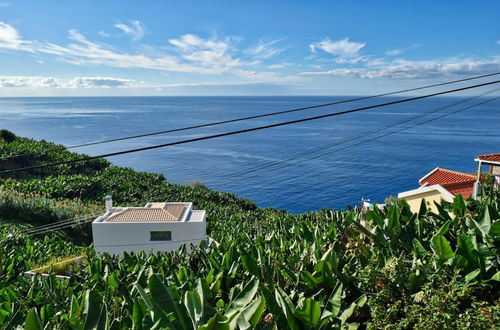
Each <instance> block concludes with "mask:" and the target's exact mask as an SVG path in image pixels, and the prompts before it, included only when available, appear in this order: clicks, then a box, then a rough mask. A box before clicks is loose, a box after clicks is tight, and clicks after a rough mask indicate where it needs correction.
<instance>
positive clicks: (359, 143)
mask: <svg viewBox="0 0 500 330" xmlns="http://www.w3.org/2000/svg"><path fill="white" fill-rule="evenodd" d="M499 98H500V96H497V97H494V98H491V99H488V100H485V101H482V102H479V103H476V104H473V105H470V106H467V107H465V108H461V109H458V110H455V111H451V112H448V113H445V114H443V115H441V116H438V117H435V118H431V119H428V120H425V121H422V122H419V123H417V124H414V125H410V126H406V127H403V128H401V129H398V130H395V131H391V132H388V133H385V134H382V135H379V136H375V137H373V138H370V139H367V140H363V141H360V142H357V143H354V144H351V145H348V146H346V147H343V148H340V149H335V150H332V151H329V152H326V153H322V154H320V155H317V156H315V157H311V158H308V159H304V160H301V161H298V162H295V163H291V164H286V165H285V166H282V167H279V168H275V169H273V170H272V171H276V170H280V169H284V168H287V167H290V166H293V165H298V164H302V163H304V162H307V161H311V160H314V159H317V158H320V157H324V156H327V155H331V154H333V153H336V152H340V151H344V150H347V149H351V148H353V147H356V146H358V145H361V144H364V143H367V142H371V141H374V140H377V139H380V138H383V137H386V136H389V135H392V134H396V133H400V132H402V131H405V130H407V129H410V128H414V127H416V126H420V125H423V124H427V123H429V122H432V121H435V120H438V119H441V118H444V117H447V116H451V115H453V114H456V113H459V112H462V111H465V110H468V109H471V108H474V107H477V106H480V105H483V104H486V103H489V102H492V101H495V100H497V99H499ZM270 172H271V171H270ZM256 176H259V175H258V174H257V175H255V176H250V178H251V177H256ZM288 181H290V179H288V180H285V181H284V182H288Z"/></svg>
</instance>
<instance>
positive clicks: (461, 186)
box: [442, 181, 474, 199]
mask: <svg viewBox="0 0 500 330" xmlns="http://www.w3.org/2000/svg"><path fill="white" fill-rule="evenodd" d="M442 186H443V188H444V189H446V190H448V191H449V192H450V193H452V194H453V195H455V196H456V195H458V194H460V195H462V197H463V198H464V199H467V198H469V197H470V196H471V195H472V193H473V192H474V181H469V182H457V183H448V184H443V185H442Z"/></svg>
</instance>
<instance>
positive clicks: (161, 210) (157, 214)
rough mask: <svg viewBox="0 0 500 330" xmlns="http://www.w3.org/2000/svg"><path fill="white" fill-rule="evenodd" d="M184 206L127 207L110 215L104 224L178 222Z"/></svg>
mask: <svg viewBox="0 0 500 330" xmlns="http://www.w3.org/2000/svg"><path fill="white" fill-rule="evenodd" d="M185 208H186V205H184V204H165V205H164V206H163V207H151V208H145V207H128V208H125V209H123V210H121V211H119V212H117V213H114V214H111V215H110V216H109V217H108V218H107V219H106V220H105V221H106V222H165V221H179V219H180V218H181V216H182V213H183V212H184V209H185Z"/></svg>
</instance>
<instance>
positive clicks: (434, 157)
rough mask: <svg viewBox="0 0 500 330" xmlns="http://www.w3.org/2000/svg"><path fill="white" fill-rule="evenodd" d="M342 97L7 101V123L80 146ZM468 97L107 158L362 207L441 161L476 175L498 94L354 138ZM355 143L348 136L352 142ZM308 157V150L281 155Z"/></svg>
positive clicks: (263, 195) (287, 202)
mask: <svg viewBox="0 0 500 330" xmlns="http://www.w3.org/2000/svg"><path fill="white" fill-rule="evenodd" d="M346 98H348V97H347V96H346V97H326V96H325V97H317V96H311V97H303V96H294V97H289V96H283V97H281V96H280V97H278V96H276V97H60V98H56V97H54V98H0V128H5V129H8V130H11V131H13V132H14V133H16V134H17V135H20V136H26V137H30V138H34V139H45V140H48V141H52V142H56V143H60V144H64V145H75V144H81V143H85V142H92V141H99V140H105V139H113V138H118V137H124V136H129V135H136V134H143V133H148V132H155V131H161V130H168V129H175V128H180V127H185V126H191V125H199V124H204V123H209V122H212V121H221V120H228V119H233V118H238V117H244V116H250V115H255V114H264V113H268V112H275V111H280V110H286V109H289V108H297V107H303V106H309V105H315V104H321V103H327V102H334V101H337V100H342V99H346ZM392 100H396V98H391V97H385V98H379V99H372V100H365V101H359V102H355V103H348V104H341V105H337V106H331V107H325V108H319V109H312V110H306V111H301V112H296V113H291V114H286V115H280V116H274V117H266V118H259V119H254V120H248V121H243V122H237V123H232V124H227V125H220V126H215V127H207V128H202V129H197V130H192V131H183V132H177V133H171V134H165V135H155V136H150V137H145V138H140V139H133V140H126V141H120V142H116V143H108V144H102V145H96V146H89V147H84V148H78V149H74V151H78V152H83V153H87V154H90V155H98V154H101V153H108V152H114V151H120V150H126V149H130V148H138V147H144V146H149V145H153V144H162V143H168V142H173V141H177V140H184V139H190V138H195V137H201V136H204V135H210V134H218V133H223V132H227V131H233V130H239V129H246V128H251V127H255V126H261V125H268V124H272V123H278V122H281V121H287V120H294V119H299V118H304V117H309V116H317V115H322V114H326V113H331V112H338V111H343V110H347V109H350V108H354V107H361V106H366V105H370V104H376V103H382V102H390V101H392ZM461 100H465V98H460V97H439V98H432V99H424V100H419V101H414V102H408V103H401V104H397V105H392V106H387V107H383V108H375V109H370V110H366V111H362V112H356V113H350V114H346V115H342V116H336V117H330V118H325V119H320V120H314V121H308V122H302V123H299V124H294V125H289V126H283V127H276V128H271V129H266V130H262V131H255V132H249V133H245V134H238V135H232V136H227V137H221V138H217V139H211V140H205V141H200V142H194V143H189V144H182V145H177V146H173V147H168V148H161V149H155V150H149V151H144V152H139V153H133V154H127V155H122V156H116V157H111V158H109V160H110V161H112V162H113V163H115V164H116V165H120V166H127V167H131V168H134V169H136V170H140V171H151V172H158V173H163V174H165V176H166V177H167V179H168V180H169V181H171V182H174V183H180V184H189V183H192V182H201V183H203V184H205V185H206V186H208V187H209V188H211V189H214V190H218V191H226V192H232V193H235V194H237V195H238V196H240V197H246V198H250V199H252V200H253V201H254V202H255V203H257V204H258V205H259V206H262V207H274V208H278V209H285V210H287V211H290V212H293V213H301V212H306V211H315V210H318V209H320V208H332V209H340V208H345V207H347V206H349V205H359V204H360V200H361V198H368V199H371V200H372V201H374V202H383V201H384V199H385V198H386V197H388V196H396V195H397V193H398V192H401V191H405V190H409V189H414V188H417V187H418V180H419V179H420V178H421V177H422V176H424V175H425V174H426V173H428V172H430V171H431V170H433V169H434V168H435V167H443V168H448V169H452V170H457V171H464V172H475V170H476V163H475V162H474V158H475V156H477V155H479V154H486V153H493V152H500V111H499V107H500V100H495V101H492V102H490V103H487V104H483V105H480V106H477V107H474V108H471V109H468V110H465V111H463V112H459V113H455V114H451V115H449V116H447V117H444V118H441V119H437V120H434V121H431V122H427V123H423V124H421V125H418V126H414V127H410V128H408V129H404V130H402V129H403V128H406V127H408V126H411V125H414V124H416V123H419V122H424V121H426V120H428V119H430V118H436V117H438V116H441V115H443V114H444V113H450V112H453V111H455V110H457V109H461V108H463V107H465V106H468V105H471V104H474V103H477V102H480V101H478V100H474V101H470V102H468V103H465V104H463V105H459V106H455V107H453V108H449V109H445V110H442V111H440V112H437V113H435V114H430V115H426V116H423V117H421V118H419V119H416V120H413V121H409V122H406V123H403V124H400V125H397V126H394V127H392V128H387V129H383V130H380V131H379V132H376V133H373V134H369V135H368V134H366V136H364V137H363V138H360V139H354V138H355V137H356V136H359V135H363V134H365V133H366V132H369V131H371V130H374V129H378V128H383V127H387V126H390V125H392V124H393V123H395V122H399V121H402V120H409V119H411V118H412V117H415V116H419V115H423V114H424V113H426V112H430V111H432V110H436V109H439V108H441V107H444V106H446V105H449V104H451V103H454V102H458V101H461ZM481 100H483V99H481ZM388 133H391V134H388ZM382 135H385V136H382ZM377 136H382V137H380V138H377ZM347 139H351V140H350V141H348V142H345V140H347ZM363 141H365V142H363ZM341 142H344V143H341ZM314 150H316V152H313V151H314ZM300 153H305V155H303V156H302V157H297V158H295V159H292V160H287V161H285V162H284V161H283V160H285V159H289V158H291V157H294V156H295V155H297V154H300ZM257 169H260V170H257Z"/></svg>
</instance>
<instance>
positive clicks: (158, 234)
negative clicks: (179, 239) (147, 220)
mask: <svg viewBox="0 0 500 330" xmlns="http://www.w3.org/2000/svg"><path fill="white" fill-rule="evenodd" d="M149 234H150V240H151V241H171V240H172V232H171V231H150V232H149Z"/></svg>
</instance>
